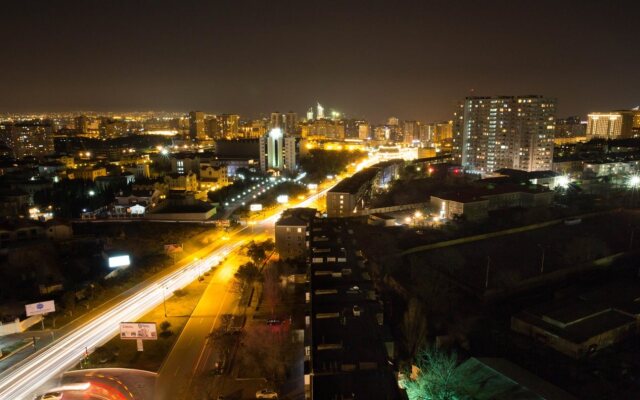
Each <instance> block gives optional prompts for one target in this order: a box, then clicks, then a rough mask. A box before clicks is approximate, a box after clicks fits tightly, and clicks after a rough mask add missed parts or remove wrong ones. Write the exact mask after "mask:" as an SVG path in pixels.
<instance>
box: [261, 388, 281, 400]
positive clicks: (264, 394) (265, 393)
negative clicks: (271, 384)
mask: <svg viewBox="0 0 640 400" xmlns="http://www.w3.org/2000/svg"><path fill="white" fill-rule="evenodd" d="M277 398H278V393H276V392H274V391H273V390H269V389H262V390H258V392H257V393H256V399H277Z"/></svg>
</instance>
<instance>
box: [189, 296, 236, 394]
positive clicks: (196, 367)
mask: <svg viewBox="0 0 640 400" xmlns="http://www.w3.org/2000/svg"><path fill="white" fill-rule="evenodd" d="M228 295H229V292H228V291H225V292H224V295H223V296H222V300H221V301H220V306H219V307H218V312H217V313H216V317H215V318H214V319H213V323H212V324H211V329H210V330H209V333H211V332H213V327H214V326H215V325H216V321H217V320H218V317H219V316H220V312H221V311H222V306H223V305H224V302H225V300H226V299H227V296H228ZM206 344H207V341H206V340H205V345H204V346H202V350H201V351H200V356H199V357H198V361H197V362H196V364H195V365H194V367H193V371H192V372H193V373H192V375H191V378H189V385H188V387H191V382H192V381H193V376H194V375H195V373H196V371H197V370H198V366H199V365H200V362H201V361H202V356H203V355H204V352H205V350H206V349H207V346H206Z"/></svg>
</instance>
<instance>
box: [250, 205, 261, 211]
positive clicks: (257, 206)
mask: <svg viewBox="0 0 640 400" xmlns="http://www.w3.org/2000/svg"><path fill="white" fill-rule="evenodd" d="M249 210H250V211H262V204H257V203H256V204H250V205H249Z"/></svg>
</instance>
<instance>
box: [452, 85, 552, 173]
mask: <svg viewBox="0 0 640 400" xmlns="http://www.w3.org/2000/svg"><path fill="white" fill-rule="evenodd" d="M555 103H556V102H555V100H554V99H551V98H547V97H544V96H539V95H530V96H495V97H467V98H466V99H465V100H464V101H463V102H461V103H460V104H459V107H458V110H457V111H456V112H455V114H454V120H453V133H452V135H453V137H452V151H453V153H454V155H455V156H456V161H457V162H459V163H460V164H461V165H462V166H463V167H464V168H465V169H469V170H472V171H477V172H493V171H495V170H496V169H500V168H515V169H522V170H525V171H538V170H549V169H551V164H552V160H553V135H554V130H555Z"/></svg>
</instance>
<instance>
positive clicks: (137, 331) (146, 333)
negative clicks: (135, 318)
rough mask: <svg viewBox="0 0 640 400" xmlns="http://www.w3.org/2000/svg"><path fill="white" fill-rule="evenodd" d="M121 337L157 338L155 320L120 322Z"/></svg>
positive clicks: (131, 338) (135, 338) (133, 338)
mask: <svg viewBox="0 0 640 400" xmlns="http://www.w3.org/2000/svg"><path fill="white" fill-rule="evenodd" d="M120 339H128V340H137V339H141V340H157V339H158V332H157V330H156V323H155V322H120Z"/></svg>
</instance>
